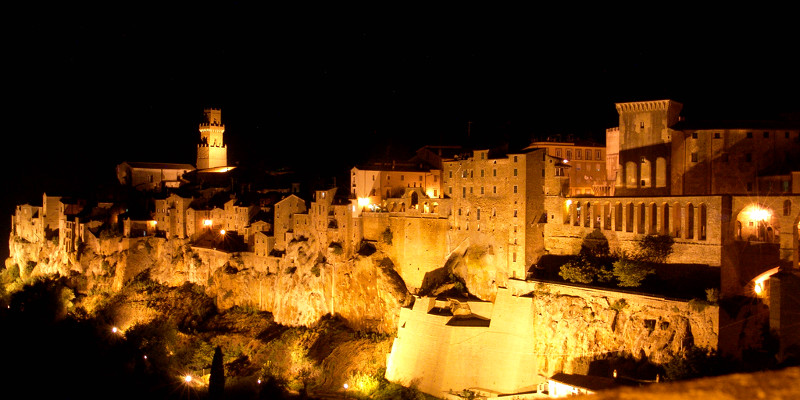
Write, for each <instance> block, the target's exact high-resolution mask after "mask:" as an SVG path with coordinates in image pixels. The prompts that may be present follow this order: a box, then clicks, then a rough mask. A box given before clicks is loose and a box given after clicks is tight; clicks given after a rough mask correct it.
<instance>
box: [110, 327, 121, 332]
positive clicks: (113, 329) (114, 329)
mask: <svg viewBox="0 0 800 400" xmlns="http://www.w3.org/2000/svg"><path fill="white" fill-rule="evenodd" d="M111 332H112V333H117V332H119V329H118V328H117V327H116V326H115V327H113V328H111Z"/></svg>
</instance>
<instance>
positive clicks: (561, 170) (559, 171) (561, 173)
mask: <svg viewBox="0 0 800 400" xmlns="http://www.w3.org/2000/svg"><path fill="white" fill-rule="evenodd" d="M556 176H564V168H559V167H556Z"/></svg>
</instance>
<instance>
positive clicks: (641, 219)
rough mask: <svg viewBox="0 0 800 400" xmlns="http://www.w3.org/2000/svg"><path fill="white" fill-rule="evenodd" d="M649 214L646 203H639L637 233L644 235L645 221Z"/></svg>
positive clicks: (637, 208)
mask: <svg viewBox="0 0 800 400" xmlns="http://www.w3.org/2000/svg"><path fill="white" fill-rule="evenodd" d="M646 214H647V207H646V206H645V204H644V203H639V206H638V207H636V219H637V221H636V233H641V234H644V228H645V226H644V220H645V215H646Z"/></svg>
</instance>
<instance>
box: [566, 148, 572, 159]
mask: <svg viewBox="0 0 800 400" xmlns="http://www.w3.org/2000/svg"><path fill="white" fill-rule="evenodd" d="M571 159H572V150H567V160H571Z"/></svg>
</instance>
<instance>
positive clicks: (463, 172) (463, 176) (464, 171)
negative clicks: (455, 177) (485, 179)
mask: <svg viewBox="0 0 800 400" xmlns="http://www.w3.org/2000/svg"><path fill="white" fill-rule="evenodd" d="M461 177H462V178H466V177H467V170H463V171H461Z"/></svg>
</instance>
